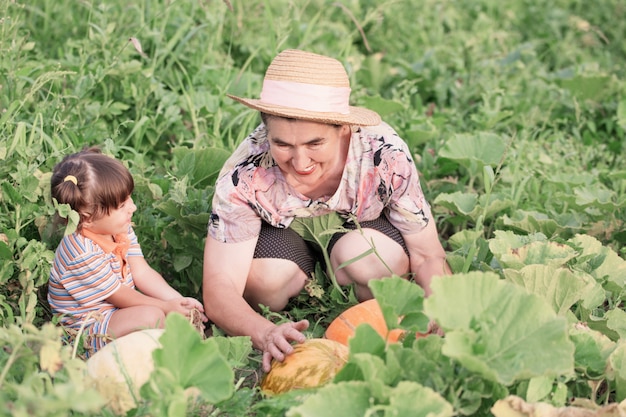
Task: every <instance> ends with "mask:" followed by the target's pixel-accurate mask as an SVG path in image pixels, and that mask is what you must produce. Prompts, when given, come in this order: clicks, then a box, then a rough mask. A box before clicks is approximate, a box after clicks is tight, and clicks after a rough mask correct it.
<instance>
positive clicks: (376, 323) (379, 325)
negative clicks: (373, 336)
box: [324, 298, 406, 346]
mask: <svg viewBox="0 0 626 417" xmlns="http://www.w3.org/2000/svg"><path fill="white" fill-rule="evenodd" d="M362 323H367V324H369V325H370V326H372V327H373V328H374V330H376V331H377V332H378V334H380V335H381V336H382V337H383V338H384V339H385V340H387V341H388V342H390V343H395V342H398V341H400V340H402V337H403V336H404V334H405V333H406V332H405V331H404V330H402V329H392V330H391V331H389V330H388V329H387V324H386V323H385V318H384V317H383V312H382V310H381V309H380V306H379V305H378V302H377V301H376V299H375V298H372V299H371V300H367V301H363V302H362V303H359V304H356V305H354V306H352V307H350V308H348V309H347V310H345V311H344V312H343V313H341V314H340V315H339V316H337V318H335V319H334V320H333V321H332V322H331V323H330V325H329V326H328V328H327V329H326V333H325V334H324V336H325V337H326V339H330V340H334V341H337V342H339V343H341V344H344V345H346V346H347V345H348V339H350V338H351V337H352V336H354V331H355V330H356V328H357V326H358V325H359V324H362Z"/></svg>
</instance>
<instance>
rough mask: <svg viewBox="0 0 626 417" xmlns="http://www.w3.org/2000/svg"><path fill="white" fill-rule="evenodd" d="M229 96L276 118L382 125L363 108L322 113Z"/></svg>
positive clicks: (337, 123)
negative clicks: (344, 112) (348, 111)
mask: <svg viewBox="0 0 626 417" xmlns="http://www.w3.org/2000/svg"><path fill="white" fill-rule="evenodd" d="M227 96H228V97H230V98H232V99H233V100H236V101H238V102H240V103H241V104H243V105H245V106H247V107H250V108H251V109H255V110H258V111H260V112H263V113H267V114H271V115H274V116H281V117H288V118H292V119H298V120H308V121H312V122H319V123H328V124H335V125H357V126H375V125H378V124H380V122H381V118H380V116H379V115H378V113H376V112H375V111H372V110H369V109H365V108H363V107H356V106H350V113H349V114H341V113H322V112H314V111H309V110H303V109H298V108H292V107H283V106H277V105H273V104H267V103H263V102H262V101H261V100H258V99H251V98H242V97H237V96H233V95H231V94H227Z"/></svg>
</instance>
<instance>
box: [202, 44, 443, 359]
mask: <svg viewBox="0 0 626 417" xmlns="http://www.w3.org/2000/svg"><path fill="white" fill-rule="evenodd" d="M230 97H231V98H233V99H234V100H237V101H239V102H241V103H243V104H244V105H246V106H248V107H250V108H253V109H256V110H259V111H260V112H261V118H262V121H263V123H262V124H261V125H260V126H259V127H257V128H256V129H255V131H254V132H252V133H251V134H250V135H249V136H248V137H247V138H246V139H245V140H244V142H243V143H242V144H241V145H240V146H239V147H238V149H237V150H236V151H235V152H234V153H233V155H232V156H231V158H230V159H229V160H228V161H227V162H226V164H225V166H224V168H223V169H222V172H221V173H220V177H219V179H218V181H217V184H216V190H215V196H214V199H213V208H212V210H213V211H212V215H211V221H210V223H209V230H208V237H207V240H206V245H205V255H204V285H203V297H204V303H205V310H206V312H207V316H209V318H210V319H211V320H213V322H214V323H215V324H216V325H217V326H219V327H220V328H222V329H223V330H225V331H226V332H227V333H229V334H231V335H247V336H250V337H251V338H252V343H253V345H254V346H255V347H256V348H258V349H260V350H262V351H263V369H264V370H266V371H267V370H269V367H270V361H271V359H272V358H275V359H277V360H279V361H280V360H283V359H284V357H285V355H287V354H289V353H290V352H291V351H292V350H293V348H292V346H291V342H298V343H300V342H303V341H304V339H305V337H304V335H303V334H302V331H304V330H305V329H306V328H307V327H308V322H307V321H306V320H303V321H299V322H296V323H284V324H281V325H278V326H277V325H275V324H273V323H271V322H270V321H268V320H266V319H265V318H264V317H262V316H261V315H260V314H258V312H257V311H255V309H257V308H258V305H259V304H263V305H265V306H268V307H270V308H271V309H272V310H280V309H282V308H284V307H285V305H286V304H287V302H288V301H289V299H290V298H291V297H294V296H296V295H297V294H299V292H300V291H301V290H302V288H303V287H304V285H305V283H306V280H307V279H308V278H309V277H310V275H311V273H312V272H313V269H314V265H315V262H316V258H315V252H314V251H312V250H311V249H310V248H309V246H308V245H307V244H306V243H305V242H304V240H303V239H302V238H301V237H300V236H299V235H298V234H297V233H296V232H295V231H293V230H292V229H290V228H289V226H290V224H291V222H292V221H293V219H294V218H296V217H315V216H321V215H325V214H328V213H331V212H336V213H338V214H339V215H341V216H342V217H344V218H345V219H346V224H345V225H344V227H346V228H351V229H355V228H356V226H355V224H354V222H351V221H350V220H349V219H351V218H356V220H357V222H358V224H359V227H360V229H361V230H355V231H351V232H348V233H344V234H338V235H336V236H334V237H333V239H332V241H331V242H330V244H329V247H328V251H329V253H330V260H331V264H332V267H333V268H336V267H337V266H339V265H341V264H342V263H343V262H345V261H348V260H351V259H354V258H355V257H358V256H359V255H361V254H363V253H364V252H366V251H367V250H370V249H371V245H372V242H373V244H374V245H375V248H376V251H377V253H378V255H379V256H380V258H379V257H378V256H376V255H374V254H370V255H368V256H366V257H363V258H361V259H359V260H358V261H356V262H353V263H351V264H350V265H348V266H347V267H345V268H341V269H339V270H337V272H336V278H337V282H338V283H339V284H341V285H349V284H354V286H355V291H356V295H357V297H358V298H359V299H360V300H366V299H369V298H371V297H372V294H371V292H370V290H369V288H368V285H367V284H368V282H369V281H370V280H372V279H379V278H381V277H386V276H390V275H391V274H392V273H393V274H397V275H403V274H407V273H411V274H412V275H413V276H414V278H415V281H416V282H417V283H419V284H420V285H421V286H422V287H423V288H424V290H425V292H426V294H427V295H428V294H430V281H431V279H432V277H433V276H436V275H444V274H447V273H449V267H448V265H447V264H446V261H445V251H444V250H443V248H442V246H441V244H440V242H439V239H438V235H437V231H436V228H435V223H434V221H432V215H431V213H430V208H429V206H428V203H427V202H426V200H425V198H424V195H423V193H422V190H421V187H420V183H419V177H418V174H417V170H416V168H415V165H414V163H413V161H412V159H411V154H410V151H409V149H408V147H407V145H406V143H405V142H404V141H402V140H401V139H400V138H399V137H398V135H397V134H396V133H395V131H394V130H393V129H392V128H391V127H389V126H388V125H387V124H385V123H383V122H381V120H380V117H379V115H378V114H377V113H375V112H373V111H371V110H367V109H364V108H359V107H353V106H350V105H349V98H350V84H349V80H348V75H347V73H346V71H345V69H344V68H343V66H342V65H341V63H340V62H339V61H337V60H335V59H333V58H329V57H325V56H322V55H317V54H313V53H310V52H305V51H300V50H286V51H283V52H281V53H280V54H279V55H277V56H276V58H275V59H274V60H273V61H272V63H271V64H270V66H269V67H268V69H267V72H266V74H265V78H264V81H263V89H262V92H261V97H260V99H258V100H256V99H245V98H240V97H235V96H230ZM381 258H382V259H383V260H384V263H383V262H382V261H381V260H380V259H381ZM390 269H391V272H390Z"/></svg>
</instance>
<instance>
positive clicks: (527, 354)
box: [424, 272, 574, 385]
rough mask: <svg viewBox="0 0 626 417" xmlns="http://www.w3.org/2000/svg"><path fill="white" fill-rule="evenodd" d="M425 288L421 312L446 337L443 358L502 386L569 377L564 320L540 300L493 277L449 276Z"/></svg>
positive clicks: (571, 353)
mask: <svg viewBox="0 0 626 417" xmlns="http://www.w3.org/2000/svg"><path fill="white" fill-rule="evenodd" d="M431 286H432V288H433V294H432V295H431V296H430V297H429V298H427V299H426V300H425V301H424V308H425V310H426V313H427V314H428V315H429V316H430V317H432V318H434V319H435V320H436V321H437V322H438V323H439V325H440V326H441V327H442V328H443V330H444V331H445V332H446V337H445V341H444V346H443V353H444V355H447V356H449V357H451V358H454V359H456V360H458V361H459V362H460V363H461V364H462V365H463V366H465V367H466V368H468V369H470V370H472V371H474V372H477V373H479V374H481V375H482V376H483V377H485V378H487V379H490V380H492V381H496V382H499V383H502V384H505V385H510V384H512V383H514V382H515V381H518V380H521V379H525V378H531V377H534V376H541V375H546V376H557V375H564V374H571V373H572V372H573V370H574V368H573V365H574V345H573V344H572V342H571V341H570V340H569V338H568V336H567V328H566V325H567V322H566V319H565V318H563V317H559V316H557V315H556V313H555V312H554V310H553V309H552V308H551V307H550V306H549V305H548V304H547V303H546V302H545V301H544V300H543V299H542V298H540V297H538V296H536V295H534V294H528V293H527V292H526V291H525V290H524V289H522V288H520V287H518V286H516V285H514V284H511V283H508V282H506V281H503V280H501V279H500V278H499V277H498V276H497V275H496V274H493V273H479V272H472V273H469V274H458V275H452V276H448V277H444V278H442V279H438V280H434V281H433V282H432V284H431Z"/></svg>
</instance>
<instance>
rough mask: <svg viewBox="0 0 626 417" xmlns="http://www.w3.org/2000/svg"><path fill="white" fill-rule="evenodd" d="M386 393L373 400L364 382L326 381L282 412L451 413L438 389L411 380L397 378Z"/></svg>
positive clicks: (438, 416)
mask: <svg viewBox="0 0 626 417" xmlns="http://www.w3.org/2000/svg"><path fill="white" fill-rule="evenodd" d="M386 394H387V398H385V399H383V400H384V401H380V400H379V401H375V397H372V394H371V392H370V385H369V384H368V383H367V382H362V381H351V382H342V383H339V384H330V385H326V386H324V387H322V388H320V390H319V391H318V392H317V393H315V394H313V395H311V396H309V397H308V398H306V399H305V400H304V401H303V403H302V404H301V405H299V406H296V407H293V408H291V409H290V410H289V411H288V412H287V414H286V415H287V417H327V416H329V415H333V416H342V417H350V416H354V417H357V416H358V417H361V416H366V415H385V416H429V417H449V416H452V415H454V412H453V409H452V406H451V405H450V404H449V403H448V402H447V401H446V400H444V399H443V398H442V397H441V396H440V395H439V394H438V393H436V392H435V391H433V390H431V389H430V388H426V387H423V386H422V385H419V384H417V383H415V382H409V381H405V382H401V383H399V384H398V385H397V386H396V387H393V388H390V389H388V390H387V391H386ZM377 411H378V412H377ZM380 412H382V413H383V414H380Z"/></svg>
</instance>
